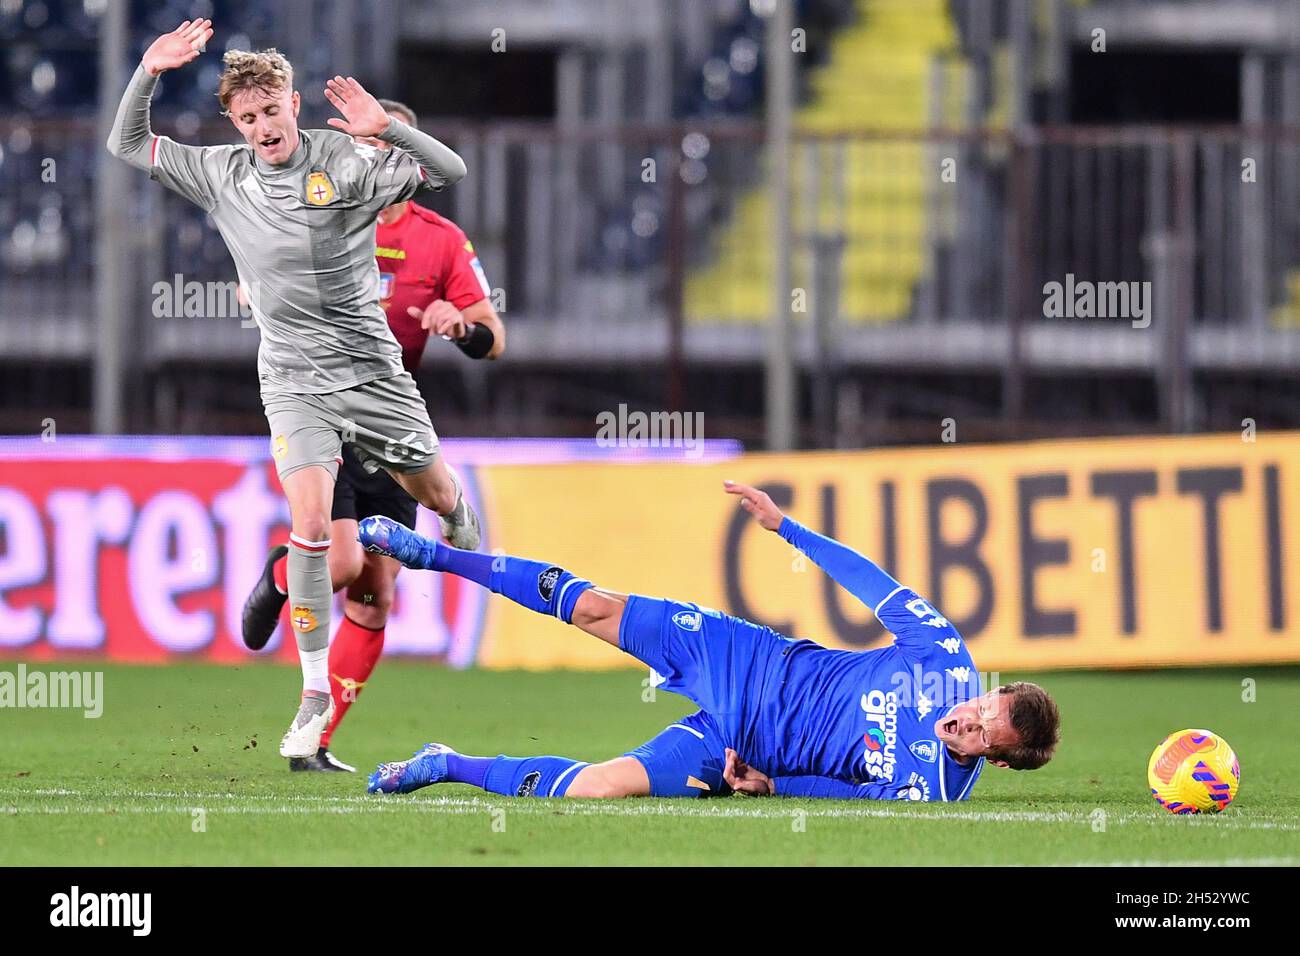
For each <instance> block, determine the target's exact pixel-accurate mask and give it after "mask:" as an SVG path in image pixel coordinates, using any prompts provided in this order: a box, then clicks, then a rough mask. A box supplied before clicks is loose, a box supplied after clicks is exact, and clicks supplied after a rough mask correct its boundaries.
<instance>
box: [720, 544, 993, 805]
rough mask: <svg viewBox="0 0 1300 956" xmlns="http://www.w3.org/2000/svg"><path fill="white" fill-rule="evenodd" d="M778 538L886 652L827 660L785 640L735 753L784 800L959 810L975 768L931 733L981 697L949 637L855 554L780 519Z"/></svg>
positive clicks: (950, 631)
mask: <svg viewBox="0 0 1300 956" xmlns="http://www.w3.org/2000/svg"><path fill="white" fill-rule="evenodd" d="M780 533H781V536H782V537H783V538H785V539H786V540H787V541H789V542H790V543H791V544H793V545H794V546H795V547H797V548H799V549H800V550H801V551H803V552H804V553H805V554H807V555H808V557H810V558H811V559H812V560H813V561H815V562H816V563H817V564H818V565H819V566H821V567H822V568H823V569H824V570H825V571H826V572H827V573H828V574H830V575H831V576H832V577H833V578H834V579H835V580H836V582H838V583H839V584H840V585H841V586H843V587H845V588H846V589H847V590H849V591H850V592H851V593H853V594H854V595H855V596H857V597H858V598H859V599H860V600H863V602H864V603H866V604H867V606H868V607H871V608H872V610H873V611H874V612H875V614H876V616H877V617H878V618H879V619H880V622H881V623H882V624H883V625H884V626H885V627H886V628H887V629H888V630H889V631H890V632H892V633H893V635H894V638H895V640H894V643H893V644H892V645H890V646H889V647H883V648H879V649H877V650H871V651H841V650H831V649H829V648H825V647H822V646H820V645H819V644H816V643H813V642H812V641H791V642H790V646H789V648H788V649H787V650H786V651H785V652H784V653H783V655H782V656H783V657H784V664H783V666H780V667H777V668H774V669H772V670H771V671H770V672H769V673H767V674H766V675H765V678H764V684H765V685H766V686H765V687H763V688H761V689H759V692H758V693H757V694H754V695H752V698H751V699H754V700H755V704H756V710H757V713H755V714H754V715H753V716H754V719H753V720H752V722H750V726H749V727H748V728H747V731H748V733H746V737H748V738H749V739H748V740H747V741H746V742H745V743H746V746H747V747H748V749H749V752H748V753H745V754H743V755H744V756H745V757H746V759H747V760H748V761H749V762H750V763H751V764H752V765H753V766H755V767H757V768H758V769H760V770H762V771H763V772H765V773H767V774H768V775H769V776H770V777H772V778H774V783H775V786H776V791H777V793H778V794H781V795H786V796H824V797H873V798H878V799H905V800H942V801H950V800H963V799H965V798H966V797H967V796H968V795H969V794H970V791H971V787H972V786H973V785H974V783H975V780H976V778H978V776H979V774H980V771H981V769H982V768H983V763H984V761H983V759H982V758H980V759H977V760H974V761H968V762H966V763H965V764H960V763H958V762H957V761H956V760H955V759H953V757H952V755H951V754H950V753H949V752H948V749H947V748H946V747H945V746H943V745H942V744H941V743H940V742H939V740H938V738H937V736H936V734H935V731H934V726H935V723H936V721H938V720H939V719H940V718H941V717H943V716H945V715H946V714H947V712H948V711H950V710H951V709H952V708H953V707H954V706H956V705H957V704H960V703H962V702H964V701H967V700H970V699H972V698H975V697H978V696H979V695H980V694H981V693H982V692H983V690H982V687H981V682H980V675H979V673H978V672H977V671H976V669H975V664H974V661H973V660H972V659H971V656H970V652H969V651H968V650H967V648H966V644H965V642H964V641H963V640H962V638H961V635H960V634H958V633H957V629H956V628H954V627H953V626H952V624H951V623H949V622H948V620H947V619H946V618H944V617H943V616H942V615H941V614H940V613H939V612H938V611H937V610H936V609H935V608H933V607H932V606H931V605H930V604H929V603H928V602H927V601H926V600H925V599H924V598H922V597H921V596H920V595H918V594H917V593H916V592H915V591H913V590H911V589H910V588H906V587H903V586H901V585H899V584H898V582H896V581H895V580H894V579H893V578H892V577H890V576H889V575H888V574H886V573H885V572H884V571H882V570H881V569H880V568H878V567H877V566H876V565H875V564H873V563H872V562H870V561H868V560H867V559H866V558H864V557H863V556H862V555H860V554H858V553H857V552H855V551H853V550H852V549H850V548H847V547H845V546H844V545H842V544H840V543H839V542H837V541H834V540H832V539H830V538H826V537H824V536H822V535H819V534H817V533H816V532H814V531H811V530H810V529H808V528H805V527H803V526H802V525H800V524H798V523H797V522H794V521H792V520H791V519H789V518H787V519H785V521H784V522H783V523H782V525H781V529H780Z"/></svg>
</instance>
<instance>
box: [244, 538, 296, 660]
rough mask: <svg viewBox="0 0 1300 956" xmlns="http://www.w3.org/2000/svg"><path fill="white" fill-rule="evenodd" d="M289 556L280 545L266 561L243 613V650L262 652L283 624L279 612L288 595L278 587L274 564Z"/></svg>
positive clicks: (285, 548) (286, 549)
mask: <svg viewBox="0 0 1300 956" xmlns="http://www.w3.org/2000/svg"><path fill="white" fill-rule="evenodd" d="M288 553H289V548H288V547H287V546H286V545H283V544H278V545H276V546H275V547H274V548H272V549H271V553H270V554H268V555H267V557H266V565H265V566H264V567H263V568H262V576H261V577H260V578H258V579H257V583H256V584H255V585H253V590H252V591H250V592H249V594H248V600H247V601H245V602H244V612H243V614H242V615H241V618H240V630H241V631H242V632H243V637H244V646H245V647H247V648H248V649H249V650H250V651H260V650H261V649H262V648H264V647H266V642H267V641H269V640H270V639H271V635H272V634H274V633H275V627H276V625H277V624H279V623H280V612H281V611H282V610H284V602H285V601H287V600H288V595H285V594H281V593H280V589H279V588H277V587H276V586H275V562H277V561H279V560H280V559H281V558H282V557H284V556H285V555H286V554H288Z"/></svg>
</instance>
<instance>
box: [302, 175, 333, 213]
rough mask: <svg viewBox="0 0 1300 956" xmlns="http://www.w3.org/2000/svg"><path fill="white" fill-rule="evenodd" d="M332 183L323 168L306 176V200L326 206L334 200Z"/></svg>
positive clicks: (312, 203) (314, 204)
mask: <svg viewBox="0 0 1300 956" xmlns="http://www.w3.org/2000/svg"><path fill="white" fill-rule="evenodd" d="M335 195H336V193H335V192H334V184H333V183H332V182H330V178H329V177H328V176H326V175H325V173H324V171H323V170H319V169H318V170H316V171H315V172H314V173H310V174H308V176H307V202H309V203H311V205H313V206H328V205H329V204H330V203H332V202H333V201H334V196H335Z"/></svg>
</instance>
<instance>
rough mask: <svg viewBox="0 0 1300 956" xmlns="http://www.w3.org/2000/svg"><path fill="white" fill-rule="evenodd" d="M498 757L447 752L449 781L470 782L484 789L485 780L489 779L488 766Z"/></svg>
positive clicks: (471, 784)
mask: <svg viewBox="0 0 1300 956" xmlns="http://www.w3.org/2000/svg"><path fill="white" fill-rule="evenodd" d="M496 759H497V758H496V757H466V756H465V755H464V754H447V782H448V783H468V784H469V785H470V786H473V787H478V788H479V789H480V790H482V789H484V787H483V781H484V780H486V779H487V772H488V767H490V766H492V761H494V760H496Z"/></svg>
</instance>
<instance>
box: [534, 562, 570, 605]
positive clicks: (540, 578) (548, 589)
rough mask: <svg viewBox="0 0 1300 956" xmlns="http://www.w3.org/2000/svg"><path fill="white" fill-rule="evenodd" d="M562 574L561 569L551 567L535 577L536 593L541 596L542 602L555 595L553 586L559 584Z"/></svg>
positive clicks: (562, 570)
mask: <svg viewBox="0 0 1300 956" xmlns="http://www.w3.org/2000/svg"><path fill="white" fill-rule="evenodd" d="M563 573H564V569H563V568H557V567H555V566H554V565H552V566H551V567H549V568H547V569H546V570H545V571H543V572H542V573H541V574H539V575H537V593H538V594H539V595H541V598H542V600H543V601H549V600H550V599H551V596H552V595H553V594H555V585H556V584H557V583H558V582H559V580H560V575H561V574H563Z"/></svg>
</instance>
